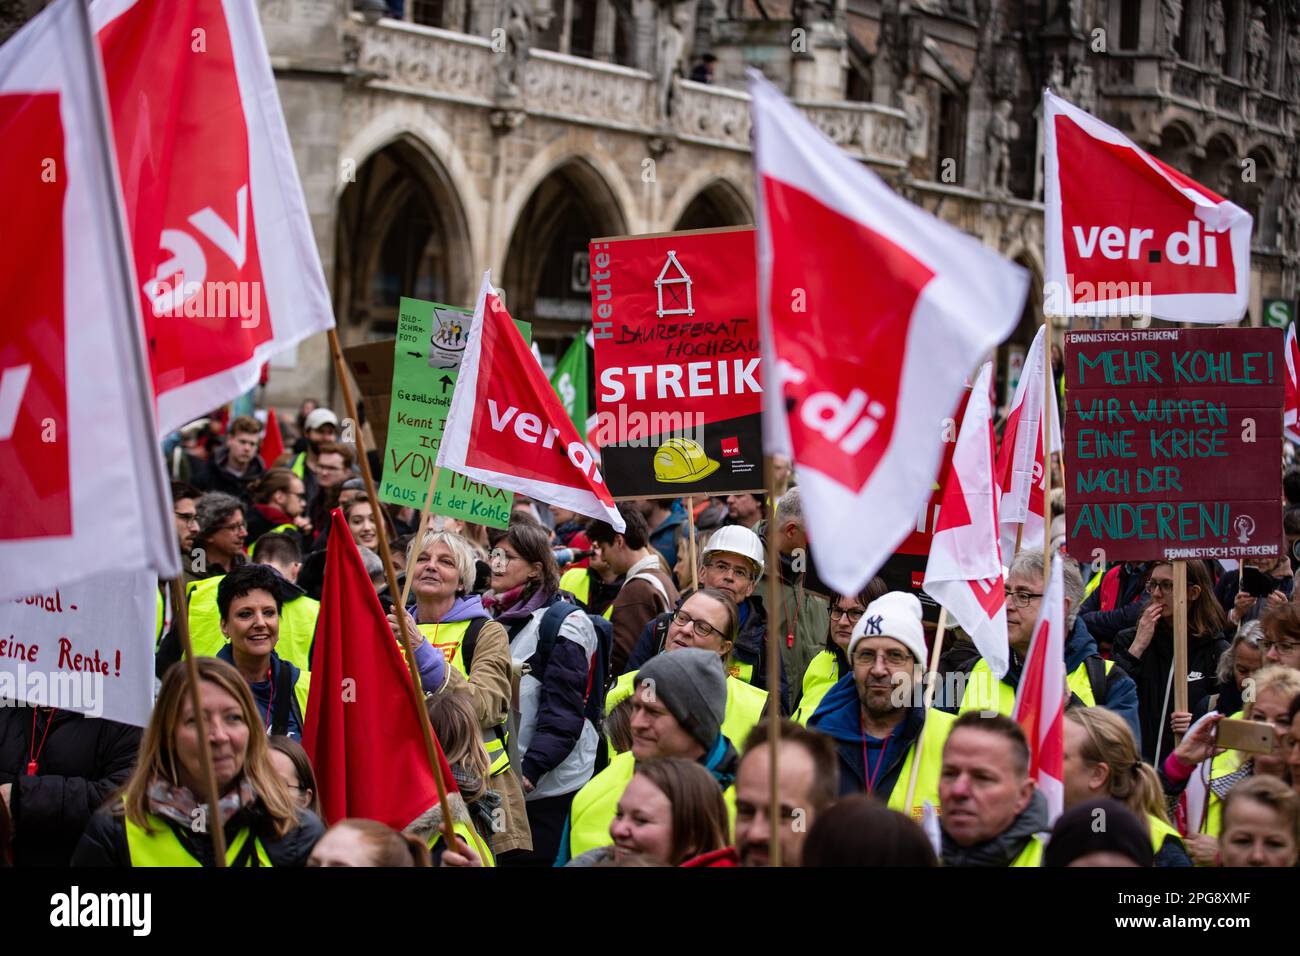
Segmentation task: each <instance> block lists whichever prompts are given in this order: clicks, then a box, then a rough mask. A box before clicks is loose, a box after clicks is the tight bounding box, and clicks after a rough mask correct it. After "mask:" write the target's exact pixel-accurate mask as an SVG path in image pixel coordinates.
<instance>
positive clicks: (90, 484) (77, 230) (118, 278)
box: [0, 0, 179, 664]
mask: <svg viewBox="0 0 1300 956" xmlns="http://www.w3.org/2000/svg"><path fill="white" fill-rule="evenodd" d="M87 29H88V28H87V26H86V24H85V14H84V10H83V9H81V8H79V7H78V5H77V0H60V2H58V3H54V4H52V5H51V6H50V7H49V8H48V9H46V10H45V11H44V12H43V13H41V14H39V15H38V16H36V17H35V18H33V19H32V20H31V21H30V22H29V23H28V24H27V25H26V26H24V27H23V28H22V29H21V30H20V31H18V33H16V34H15V35H14V36H13V37H11V38H10V39H9V41H8V42H7V43H5V45H4V46H3V47H0V143H3V144H4V148H3V149H0V190H3V203H2V204H3V208H4V214H3V216H4V226H3V228H0V261H3V262H4V268H3V270H0V301H2V302H4V310H5V318H4V321H3V322H2V323H0V500H3V502H4V518H3V520H0V599H8V598H11V597H18V596H23V597H24V598H25V597H27V596H30V595H33V594H35V593H36V592H41V593H43V594H44V593H50V592H52V591H53V589H55V588H57V587H59V586H60V585H64V584H67V583H68V582H71V581H76V580H79V579H81V578H86V577H90V576H91V575H95V574H98V573H101V572H105V571H110V570H111V571H119V572H123V573H127V572H133V571H147V572H152V573H154V574H158V575H162V576H166V577H171V576H174V575H176V574H177V573H179V561H178V556H177V550H176V537H175V531H174V529H173V528H172V527H171V522H170V521H166V520H165V518H164V515H165V512H164V511H163V508H162V504H161V503H162V502H164V501H167V500H170V499H169V497H168V490H167V482H166V475H165V472H164V470H163V462H162V459H161V457H160V455H159V454H158V446H157V444H156V437H155V432H154V424H153V412H152V408H151V405H152V395H151V392H150V389H149V382H148V371H147V365H146V360H145V353H144V343H143V341H142V340H141V335H140V325H139V321H138V320H137V318H136V314H135V311H134V310H135V305H134V303H135V298H134V296H133V293H132V291H131V289H130V288H129V287H128V280H127V279H126V272H127V267H128V266H129V259H128V256H127V252H126V250H125V248H124V247H123V241H122V231H121V228H120V221H119V220H118V219H117V218H116V216H117V213H116V212H115V209H114V206H115V204H116V203H117V202H118V200H117V198H116V189H117V186H116V183H114V182H113V179H112V171H111V166H110V163H108V162H106V159H107V158H108V157H107V153H106V150H105V148H104V140H103V131H102V127H101V126H98V125H97V124H98V123H100V122H101V120H100V118H99V117H98V116H97V110H98V103H97V97H98V96H99V93H98V91H97V90H96V86H95V84H96V82H97V79H96V78H95V75H94V73H93V72H92V70H97V69H98V66H97V65H92V63H93V61H92V59H91V57H92V55H93V50H92V48H91V47H90V45H89V44H88V43H87V42H85V41H84V40H83V38H84V37H85V36H86V30H87ZM10 637H16V635H11V634H10V633H9V632H4V633H0V647H3V646H4V643H5V642H4V640H3V639H5V638H10ZM20 643H22V642H21V641H20ZM42 644H43V646H42V647H41V654H42V655H44V654H45V653H46V651H49V652H50V653H56V645H54V644H51V643H50V642H48V641H46V642H42ZM11 650H12V648H11ZM28 650H29V651H30V648H28ZM24 656H26V654H24ZM0 658H3V659H8V660H10V661H12V660H14V655H13V654H11V653H5V652H0ZM27 663H28V664H36V663H37V662H36V661H33V660H27Z"/></svg>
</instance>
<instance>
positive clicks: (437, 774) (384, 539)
mask: <svg viewBox="0 0 1300 956" xmlns="http://www.w3.org/2000/svg"><path fill="white" fill-rule="evenodd" d="M329 343H330V355H331V357H332V358H333V359H334V374H335V375H336V376H337V377H338V380H339V386H340V387H341V388H342V390H343V404H344V407H345V408H346V409H347V413H348V418H350V419H351V420H352V429H353V434H354V435H355V436H356V438H357V441H356V446H357V450H358V452H360V454H358V455H357V458H358V459H359V460H360V462H361V479H362V481H364V482H365V484H366V494H367V495H368V496H369V498H370V502H371V505H372V506H373V507H374V509H375V511H376V512H378V511H379V507H380V505H379V496H378V495H377V494H376V493H375V478H374V475H372V474H371V473H370V459H369V458H367V457H366V447H365V439H364V438H363V437H362V435H361V430H360V427H359V426H358V425H357V404H356V401H355V400H354V399H353V397H352V384H351V382H350V381H349V379H348V371H347V368H346V366H345V365H344V362H343V348H342V347H341V346H340V345H339V336H338V332H337V331H336V330H335V329H333V328H331V329H330V330H329ZM433 477H434V481H436V480H437V477H438V472H437V469H436V468H435V469H434V475H433ZM429 493H430V494H432V493H433V482H430V483H429ZM425 514H426V515H427V514H428V500H427V496H426V500H425ZM380 517H381V518H382V515H381V516H380ZM375 526H376V530H377V531H378V534H379V557H380V558H381V559H382V560H383V562H384V577H385V579H387V581H388V593H389V594H396V593H397V574H396V572H395V571H394V570H393V552H392V551H391V550H390V548H389V545H388V530H387V528H385V526H384V522H383V521H382V520H379V521H376V522H375ZM424 528H425V520H424V519H423V518H422V519H421V521H420V537H418V538H416V539H415V540H416V541H421V540H423V538H424ZM412 577H413V575H412V574H410V572H409V570H408V572H407V575H406V587H407V588H410V586H411V578H412ZM393 616H394V617H396V618H397V633H398V634H399V635H400V639H401V643H402V650H403V652H404V653H405V655H406V667H407V670H408V671H409V672H410V675H411V685H410V686H411V703H413V704H414V705H415V710H416V712H417V713H418V714H419V718H418V719H419V721H420V733H421V734H423V735H424V749H425V755H426V756H427V757H428V758H429V766H430V767H432V768H433V784H434V786H435V787H436V788H437V790H438V807H439V808H440V809H441V810H442V835H443V839H445V840H446V841H447V846H446V848H447V849H448V850H452V849H454V848H455V846H456V833H455V831H454V830H453V829H452V828H451V807H450V806H449V805H448V803H447V784H446V783H445V782H444V781H443V779H442V765H441V763H440V761H439V760H438V754H437V748H436V745H435V744H434V740H433V725H432V724H431V723H430V722H429V712H428V711H427V710H425V707H424V695H423V694H422V693H421V692H420V669H419V668H418V667H417V666H416V664H415V651H414V650H412V648H411V636H410V634H409V633H408V630H407V627H408V625H407V620H406V594H405V593H403V595H402V603H401V604H400V605H398V606H397V607H396V608H394V614H393Z"/></svg>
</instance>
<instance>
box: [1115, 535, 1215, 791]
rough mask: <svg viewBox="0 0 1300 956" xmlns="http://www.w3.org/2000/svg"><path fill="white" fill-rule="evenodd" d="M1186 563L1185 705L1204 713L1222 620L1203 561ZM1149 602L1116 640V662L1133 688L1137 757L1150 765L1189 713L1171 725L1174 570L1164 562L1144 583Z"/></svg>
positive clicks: (1171, 745)
mask: <svg viewBox="0 0 1300 956" xmlns="http://www.w3.org/2000/svg"><path fill="white" fill-rule="evenodd" d="M1186 564H1187V673H1188V676H1189V678H1194V679H1189V680H1188V683H1187V701H1188V705H1189V707H1190V708H1191V710H1192V711H1193V712H1197V711H1198V710H1199V711H1200V712H1204V709H1205V701H1204V699H1205V698H1206V697H1208V696H1209V695H1211V694H1213V693H1214V691H1215V685H1216V683H1217V674H1218V666H1219V657H1220V656H1221V655H1222V654H1223V652H1224V651H1225V650H1227V648H1228V643H1227V641H1225V640H1224V639H1223V629H1224V627H1226V626H1227V617H1226V616H1225V615H1224V613H1223V608H1222V607H1220V606H1219V601H1218V599H1217V598H1215V596H1214V586H1213V583H1212V582H1211V581H1210V572H1209V570H1208V569H1207V568H1206V566H1205V562H1204V561H1196V560H1192V561H1188V562H1186ZM1146 592H1147V594H1148V595H1149V600H1148V603H1147V605H1146V607H1145V608H1143V610H1142V616H1141V617H1139V618H1138V623H1137V627H1136V628H1129V629H1127V630H1124V631H1120V633H1119V635H1118V636H1117V637H1116V638H1115V658H1114V659H1115V663H1117V664H1119V666H1120V667H1122V668H1124V670H1125V671H1127V672H1128V674H1129V676H1130V677H1132V678H1133V680H1134V682H1135V683H1136V684H1137V690H1138V714H1139V722H1140V724H1141V729H1142V759H1143V760H1145V761H1146V762H1147V763H1149V764H1152V765H1153V766H1157V767H1158V766H1160V764H1161V762H1162V761H1163V760H1164V759H1165V757H1166V756H1168V754H1169V752H1170V751H1171V750H1173V748H1174V731H1175V730H1177V731H1179V732H1184V731H1186V729H1187V727H1188V725H1189V724H1190V723H1191V714H1190V713H1183V714H1179V715H1178V720H1177V722H1176V723H1175V722H1171V717H1172V716H1173V712H1174V711H1173V707H1174V694H1173V674H1174V568H1173V565H1172V564H1170V563H1169V562H1160V563H1157V564H1154V565H1152V567H1151V576H1150V577H1149V578H1148V579H1147V583H1146Z"/></svg>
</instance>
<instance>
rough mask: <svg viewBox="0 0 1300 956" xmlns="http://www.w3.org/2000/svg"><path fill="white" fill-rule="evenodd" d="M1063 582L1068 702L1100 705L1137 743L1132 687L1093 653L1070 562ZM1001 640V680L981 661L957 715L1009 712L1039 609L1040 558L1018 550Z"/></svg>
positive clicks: (1110, 664) (1064, 566) (1130, 681)
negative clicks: (1004, 662)
mask: <svg viewBox="0 0 1300 956" xmlns="http://www.w3.org/2000/svg"><path fill="white" fill-rule="evenodd" d="M1061 566H1062V573H1063V578H1064V583H1065V630H1066V639H1065V672H1066V678H1065V682H1066V684H1067V685H1068V686H1069V688H1070V703H1071V704H1073V705H1075V706H1080V705H1082V706H1085V707H1095V706H1102V707H1105V708H1107V709H1108V710H1113V711H1114V712H1115V713H1117V714H1119V716H1121V717H1123V718H1124V721H1125V722H1126V723H1127V724H1128V725H1129V727H1130V728H1131V729H1132V730H1133V736H1134V737H1135V738H1136V739H1137V740H1138V742H1139V744H1140V743H1141V741H1142V728H1141V724H1140V723H1139V721H1138V694H1137V685H1136V684H1135V683H1134V682H1133V678H1131V677H1129V676H1128V674H1126V673H1125V672H1124V669H1123V668H1120V667H1116V666H1115V663H1114V661H1108V660H1104V659H1103V658H1102V657H1101V655H1100V654H1099V653H1098V652H1097V643H1096V641H1094V640H1093V639H1092V635H1091V634H1090V633H1089V632H1088V628H1087V626H1086V625H1085V624H1084V622H1083V619H1082V618H1081V617H1080V616H1079V604H1080V601H1081V599H1082V598H1083V576H1082V575H1081V574H1080V573H1079V566H1078V565H1077V564H1076V563H1075V562H1073V561H1064V562H1062V565H1061ZM1006 597H1007V639H1008V641H1009V642H1010V644H1011V663H1010V666H1009V667H1008V668H1007V672H1006V674H1005V675H1004V676H1003V678H1002V680H1000V681H996V680H994V678H993V672H992V671H991V670H990V669H989V666H988V663H987V662H986V661H984V660H983V659H982V658H981V659H980V660H979V661H978V662H977V663H976V664H975V666H974V667H973V668H972V669H971V672H970V675H969V676H968V677H967V683H966V690H965V693H964V694H963V695H962V699H961V707H960V709H959V712H960V713H963V714H965V713H969V712H970V711H978V712H981V713H997V714H1003V715H1005V716H1008V717H1009V716H1011V712H1012V711H1013V710H1014V709H1015V701H1016V688H1017V687H1018V686H1019V685H1020V675H1021V672H1022V668H1023V667H1024V663H1025V656H1026V655H1027V654H1028V653H1029V644H1030V641H1031V640H1032V639H1033V636H1034V624H1035V622H1037V620H1038V615H1039V612H1040V611H1041V610H1042V604H1043V554H1042V552H1041V551H1030V550H1026V551H1020V552H1017V554H1016V556H1015V558H1014V559H1013V560H1012V562H1011V570H1010V573H1008V574H1007V579H1006Z"/></svg>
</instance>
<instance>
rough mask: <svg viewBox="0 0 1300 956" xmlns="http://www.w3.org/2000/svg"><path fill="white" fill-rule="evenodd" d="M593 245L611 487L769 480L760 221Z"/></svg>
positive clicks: (600, 419)
mask: <svg viewBox="0 0 1300 956" xmlns="http://www.w3.org/2000/svg"><path fill="white" fill-rule="evenodd" d="M590 253H591V264H592V275H591V289H592V296H591V307H592V325H593V330H594V339H595V344H596V406H597V414H596V431H595V435H594V442H593V444H595V445H596V447H599V448H600V454H601V466H602V467H603V468H604V471H605V478H606V480H607V481H608V482H609V487H610V489H611V491H612V492H613V493H614V494H616V495H618V496H620V497H637V498H654V497H677V496H679V495H691V494H722V493H726V492H738V491H757V490H759V489H761V488H762V486H763V471H762V462H763V448H762V411H763V407H762V401H763V399H762V388H761V385H760V382H761V378H760V375H759V367H760V360H761V350H760V348H759V344H758V298H757V285H756V282H755V259H754V230H753V228H752V227H748V226H746V227H741V228H731V229H700V230H693V231H689V232H677V233H668V234H663V235H656V236H631V237H624V238H615V239H596V240H593V241H592V243H591V249H590Z"/></svg>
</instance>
